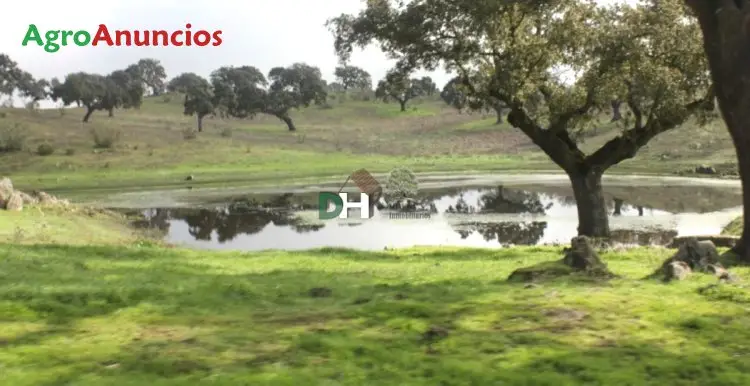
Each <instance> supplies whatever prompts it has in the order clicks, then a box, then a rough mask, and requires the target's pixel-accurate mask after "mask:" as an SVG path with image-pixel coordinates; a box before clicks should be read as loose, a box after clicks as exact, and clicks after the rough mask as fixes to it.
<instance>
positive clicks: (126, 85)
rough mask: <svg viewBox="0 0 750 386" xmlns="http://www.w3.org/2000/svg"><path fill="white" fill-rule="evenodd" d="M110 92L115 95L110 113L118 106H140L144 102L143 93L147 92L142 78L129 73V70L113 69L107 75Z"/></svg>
mask: <svg viewBox="0 0 750 386" xmlns="http://www.w3.org/2000/svg"><path fill="white" fill-rule="evenodd" d="M107 78H108V80H110V81H111V82H110V83H109V85H108V87H109V89H110V94H111V96H112V97H114V101H113V103H111V104H110V107H109V113H110V116H112V111H113V109H114V108H116V107H123V108H136V109H137V108H140V107H141V104H142V103H143V94H144V92H145V90H144V88H143V83H142V82H141V80H140V79H139V78H138V77H136V76H133V75H132V74H130V73H128V71H127V70H117V71H113V72H112V73H111V74H109V75H108V76H107Z"/></svg>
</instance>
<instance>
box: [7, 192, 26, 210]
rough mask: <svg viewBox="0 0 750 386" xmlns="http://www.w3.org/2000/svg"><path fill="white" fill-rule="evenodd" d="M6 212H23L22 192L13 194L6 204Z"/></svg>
mask: <svg viewBox="0 0 750 386" xmlns="http://www.w3.org/2000/svg"><path fill="white" fill-rule="evenodd" d="M5 209H6V210H12V211H21V210H23V196H22V195H21V193H20V192H13V193H12V194H11V195H10V198H9V199H8V202H6V203H5Z"/></svg>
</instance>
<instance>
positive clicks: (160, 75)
mask: <svg viewBox="0 0 750 386" xmlns="http://www.w3.org/2000/svg"><path fill="white" fill-rule="evenodd" d="M125 71H127V72H128V73H129V74H130V76H132V77H133V78H135V79H139V80H140V82H141V83H142V87H143V89H144V92H146V91H148V92H149V94H150V95H160V94H161V93H163V92H164V89H165V86H166V85H165V82H166V80H167V71H166V70H165V69H164V66H162V64H161V62H160V61H158V60H156V59H148V58H145V59H141V60H139V61H138V63H136V64H133V65H131V66H129V67H128V68H127V69H126V70H125Z"/></svg>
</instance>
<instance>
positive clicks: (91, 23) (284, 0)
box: [0, 0, 448, 84]
mask: <svg viewBox="0 0 750 386" xmlns="http://www.w3.org/2000/svg"><path fill="white" fill-rule="evenodd" d="M75 3H76V4H75V6H72V5H71V3H70V2H61V1H52V0H40V1H38V2H36V3H34V7H35V8H37V9H38V10H39V11H40V12H23V13H22V12H17V13H14V15H13V17H6V18H4V19H5V20H3V23H0V47H2V49H0V52H4V53H7V54H8V55H10V57H11V58H12V59H13V60H15V61H16V62H18V64H19V65H20V67H21V68H23V69H24V70H26V71H29V72H31V73H32V74H33V75H34V76H35V77H41V78H52V77H58V78H60V79H61V80H62V78H64V76H65V74H68V73H71V72H75V71H87V72H95V73H102V74H104V73H109V72H111V71H113V70H116V69H121V68H125V67H127V66H128V65H129V64H132V63H135V62H137V61H138V60H139V59H140V58H144V57H148V58H155V59H158V60H160V61H161V62H162V64H163V65H164V67H165V68H166V70H167V76H168V77H170V78H171V77H173V76H176V75H178V74H180V73H182V72H195V73H197V74H199V75H202V76H208V74H209V73H210V72H211V71H213V70H215V69H216V68H218V67H220V66H223V65H252V66H255V67H258V68H259V69H260V70H261V71H263V72H268V70H270V69H271V68H272V67H276V66H287V65H290V64H292V63H294V62H306V63H308V64H311V65H315V66H318V67H320V69H321V71H322V72H323V76H324V77H325V78H326V80H328V81H333V80H334V79H333V71H334V68H335V67H336V66H337V64H338V59H337V57H336V55H335V54H334V50H333V37H332V35H331V33H330V32H329V31H328V29H327V28H326V27H325V26H324V23H325V22H326V20H327V19H328V18H330V17H334V16H338V15H339V14H340V13H342V12H346V13H354V12H357V11H359V10H360V9H362V8H363V2H361V1H359V0H325V1H323V2H317V1H304V0H254V1H253V0H250V1H248V0H244V1H236V0H212V1H208V2H207V1H200V0H182V1H177V0H151V1H143V0H125V1H123V0H108V1H104V2H102V1H90V0H77V1H76V2H75ZM41 10H44V12H41ZM188 22H189V23H191V24H192V28H191V30H192V31H196V30H199V29H206V30H208V31H209V32H211V31H213V30H222V31H223V32H222V38H223V43H222V45H220V46H218V47H212V46H207V47H196V46H193V47H185V46H183V47H107V46H104V47H102V46H98V47H92V46H87V47H78V46H74V45H72V46H71V45H68V46H67V47H61V49H60V50H59V51H58V52H56V53H47V52H45V51H44V50H43V49H42V48H41V47H39V46H37V45H36V44H33V43H32V44H30V45H28V46H26V47H23V46H21V41H22V40H23V37H24V35H25V34H26V31H27V29H28V26H29V24H32V23H33V24H36V26H37V27H38V28H39V31H40V33H41V34H44V32H45V31H47V30H53V29H56V30H57V29H59V30H68V29H69V30H74V31H75V30H81V29H83V30H87V31H89V32H90V33H91V34H92V36H93V34H94V33H95V32H96V30H97V28H98V25H99V24H100V23H103V24H106V25H107V26H108V27H109V28H110V31H113V30H114V29H132V30H140V29H165V30H178V29H179V30H182V29H184V27H185V24H186V23H188ZM351 63H352V64H353V65H356V66H359V67H362V68H364V69H365V70H367V71H368V72H370V74H371V75H372V76H373V80H374V81H377V80H378V79H380V78H381V77H383V76H384V75H385V72H386V71H387V70H388V69H389V68H390V66H391V65H392V62H390V61H388V60H387V59H386V57H385V55H384V54H383V53H381V52H380V50H379V49H378V48H377V47H375V46H373V47H370V48H368V49H367V50H365V51H364V52H358V53H356V54H355V55H354V56H353V57H352V61H351ZM431 75H432V74H431ZM434 75H435V77H434V78H435V81H436V82H437V83H438V84H442V83H444V82H445V81H447V80H448V79H447V75H446V74H444V73H437V74H434Z"/></svg>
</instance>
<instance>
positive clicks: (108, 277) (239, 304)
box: [0, 246, 750, 385]
mask: <svg viewBox="0 0 750 386" xmlns="http://www.w3.org/2000/svg"><path fill="white" fill-rule="evenodd" d="M541 251H542V252H545V253H548V254H550V256H552V255H554V256H553V258H554V259H559V257H558V256H557V254H556V253H553V252H554V251H553V250H552V251H553V252H550V249H542V250H541ZM276 253H277V254H278V255H274V254H271V255H263V254H259V255H258V256H257V258H253V259H243V257H245V256H247V255H244V254H238V253H235V254H214V253H210V254H206V253H203V252H196V251H193V252H189V251H179V250H168V249H157V248H123V249H118V248H117V247H111V248H107V247H101V248H99V247H59V246H54V247H52V246H0V326H2V325H4V324H8V325H11V324H16V325H18V324H22V323H25V322H33V323H36V324H41V325H42V326H43V327H40V328H39V329H38V330H37V331H26V332H20V333H18V334H16V335H15V336H6V337H4V338H2V339H3V340H0V360H8V359H9V360H10V362H8V363H9V364H8V365H6V368H7V369H10V370H13V371H11V372H8V374H9V375H8V378H7V379H8V382H10V383H9V384H16V385H24V384H41V385H44V384H49V385H52V384H60V383H65V382H69V383H71V382H75V383H76V384H84V385H88V384H91V385H94V384H111V385H119V384H159V382H169V384H185V385H189V384H196V383H198V382H201V381H205V380H206V378H207V377H210V379H211V381H212V382H213V383H214V384H225V385H235V384H253V385H256V384H257V385H263V384H273V385H303V384H304V385H316V384H341V385H394V384H403V385H464V384H474V385H485V384H487V385H490V384H512V385H580V384H592V385H596V384H599V385H651V384H653V385H657V384H658V385H661V384H669V385H745V384H750V364H747V363H748V362H747V361H746V360H745V356H746V355H748V354H750V352H748V350H747V348H746V347H745V344H744V343H743V342H747V341H750V330H748V329H747V328H746V325H747V324H748V323H750V316H748V315H747V313H746V312H744V308H743V304H742V302H738V301H737V300H736V299H734V298H731V297H730V298H727V297H726V296H724V297H721V296H719V298H721V299H720V300H722V302H720V303H721V304H720V306H717V305H716V304H718V303H709V302H707V301H706V299H708V298H709V297H707V296H705V295H704V296H699V295H698V294H695V293H685V292H680V290H679V289H678V288H677V287H671V288H673V289H671V290H669V289H667V290H665V291H671V292H664V293H661V292H660V291H662V290H661V288H666V287H663V286H657V285H651V284H649V283H639V284H638V285H639V286H640V287H641V289H640V290H638V292H636V294H635V295H633V289H634V287H628V285H631V284H633V283H629V282H627V281H614V282H613V283H608V284H607V286H608V287H607V288H601V287H599V286H595V285H592V284H591V283H586V282H577V281H576V280H569V278H563V279H559V280H557V281H550V282H545V283H543V285H542V286H539V287H533V288H525V287H524V286H523V285H516V284H512V283H508V282H506V281H505V278H506V277H507V273H506V272H507V271H509V270H510V268H512V267H510V266H513V267H516V266H517V265H516V262H515V261H513V260H512V259H511V260H508V259H506V258H500V259H495V258H496V257H507V256H513V254H508V253H507V252H505V253H503V252H502V251H500V252H498V250H461V251H459V250H457V251H456V252H451V251H445V252H443V253H440V252H439V251H436V253H435V255H434V256H436V257H435V263H436V264H437V263H439V262H441V261H442V262H443V264H441V265H439V266H438V265H435V264H426V263H425V261H422V259H429V257H428V256H430V253H431V252H429V251H425V252H424V253H419V254H416V253H417V252H414V253H415V254H416V255H415V256H414V259H411V257H408V256H409V253H411V252H409V251H401V255H405V256H407V257H406V258H405V261H394V259H393V257H392V256H391V254H390V252H388V253H383V255H386V256H389V257H390V260H388V259H386V260H383V264H372V262H373V261H375V260H367V261H365V262H363V263H359V262H357V259H356V258H355V255H356V254H357V253H355V252H354V251H351V250H332V249H325V250H317V251H312V252H310V253H307V254H306V253H301V252H300V253H296V252H295V253H286V252H276ZM358 253H359V254H363V253H362V252H358ZM545 253H542V257H538V258H537V259H536V261H534V262H538V261H540V260H543V259H546V258H547V257H548V256H547V255H546V254H545ZM374 255H377V254H374ZM322 256H333V257H335V259H331V260H330V262H328V261H323V264H321V262H320V259H318V257H322ZM514 257H515V256H514ZM410 259H411V260H410ZM454 259H455V260H459V261H455V262H449V260H454ZM495 260H497V261H495ZM389 261H390V263H391V264H386V263H388V262H389ZM532 263H533V262H532ZM500 268H502V269H500ZM490 269H498V270H499V271H498V272H499V273H498V274H497V275H492V274H487V270H490ZM632 282H635V281H632ZM633 285H634V284H633ZM618 286H620V287H619V288H618ZM313 288H327V289H329V290H330V291H313V292H311V289H313ZM681 301H682V302H685V303H690V304H691V305H692V306H694V307H686V308H681V306H680V304H681V303H680V302H681ZM628 302H633V303H632V304H626V303H628ZM743 312H744V313H743ZM60 323H65V325H60ZM45 324H46V325H45ZM435 331H437V332H440V331H442V333H433V332H435ZM1 336H2V335H0V337H1ZM61 345H63V346H61ZM59 347H65V349H64V350H61V349H59Z"/></svg>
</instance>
